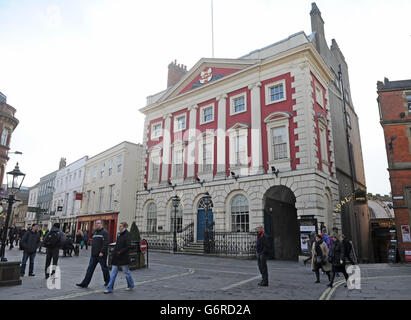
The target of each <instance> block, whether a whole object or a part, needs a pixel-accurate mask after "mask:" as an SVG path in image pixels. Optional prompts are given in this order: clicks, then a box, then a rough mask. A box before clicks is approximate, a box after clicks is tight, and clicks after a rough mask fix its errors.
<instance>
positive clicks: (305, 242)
mask: <svg viewBox="0 0 411 320" xmlns="http://www.w3.org/2000/svg"><path fill="white" fill-rule="evenodd" d="M300 240H301V251H302V252H303V253H306V252H309V251H310V249H309V248H308V243H309V241H310V236H309V235H308V234H304V233H302V234H301V238H300Z"/></svg>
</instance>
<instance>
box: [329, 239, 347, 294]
mask: <svg viewBox="0 0 411 320" xmlns="http://www.w3.org/2000/svg"><path fill="white" fill-rule="evenodd" d="M328 261H329V262H331V265H332V269H331V280H330V283H329V284H328V287H332V286H333V283H334V278H335V274H336V272H342V273H343V275H344V278H345V281H347V280H348V274H347V271H346V270H345V249H344V244H343V242H342V241H341V239H340V237H339V235H337V234H334V235H333V237H332V240H331V244H330V251H329V253H328Z"/></svg>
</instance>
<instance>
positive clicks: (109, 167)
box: [107, 159, 113, 177]
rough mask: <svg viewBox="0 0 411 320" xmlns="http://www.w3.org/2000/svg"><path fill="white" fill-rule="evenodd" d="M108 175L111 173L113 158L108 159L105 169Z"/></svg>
mask: <svg viewBox="0 0 411 320" xmlns="http://www.w3.org/2000/svg"><path fill="white" fill-rule="evenodd" d="M107 173H108V176H109V177H110V176H111V175H112V174H113V159H110V160H109V161H108V170H107Z"/></svg>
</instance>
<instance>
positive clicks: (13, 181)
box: [0, 163, 26, 262]
mask: <svg viewBox="0 0 411 320" xmlns="http://www.w3.org/2000/svg"><path fill="white" fill-rule="evenodd" d="M25 176H26V175H25V174H24V173H23V172H21V171H20V169H19V164H18V163H17V164H16V167H15V168H14V169H13V171H10V172H7V191H8V195H9V196H8V198H1V200H7V202H8V208H7V215H6V221H5V223H4V228H3V234H2V235H1V249H0V256H1V261H3V262H6V261H7V259H6V257H5V249H6V238H7V229H8V227H9V221H10V216H11V212H12V208H13V204H14V203H15V202H16V201H20V200H16V199H15V198H14V196H15V195H16V193H17V192H18V191H19V190H20V188H21V185H22V184H23V180H24V177H25Z"/></svg>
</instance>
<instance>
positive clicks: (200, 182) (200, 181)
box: [196, 176, 205, 186]
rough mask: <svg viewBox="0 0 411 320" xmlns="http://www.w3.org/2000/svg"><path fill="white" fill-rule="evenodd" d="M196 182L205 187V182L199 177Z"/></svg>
mask: <svg viewBox="0 0 411 320" xmlns="http://www.w3.org/2000/svg"><path fill="white" fill-rule="evenodd" d="M196 181H197V182H198V183H199V184H201V186H203V183H204V182H205V180H204V179H203V180H201V179H200V178H199V177H198V176H197V177H196Z"/></svg>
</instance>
